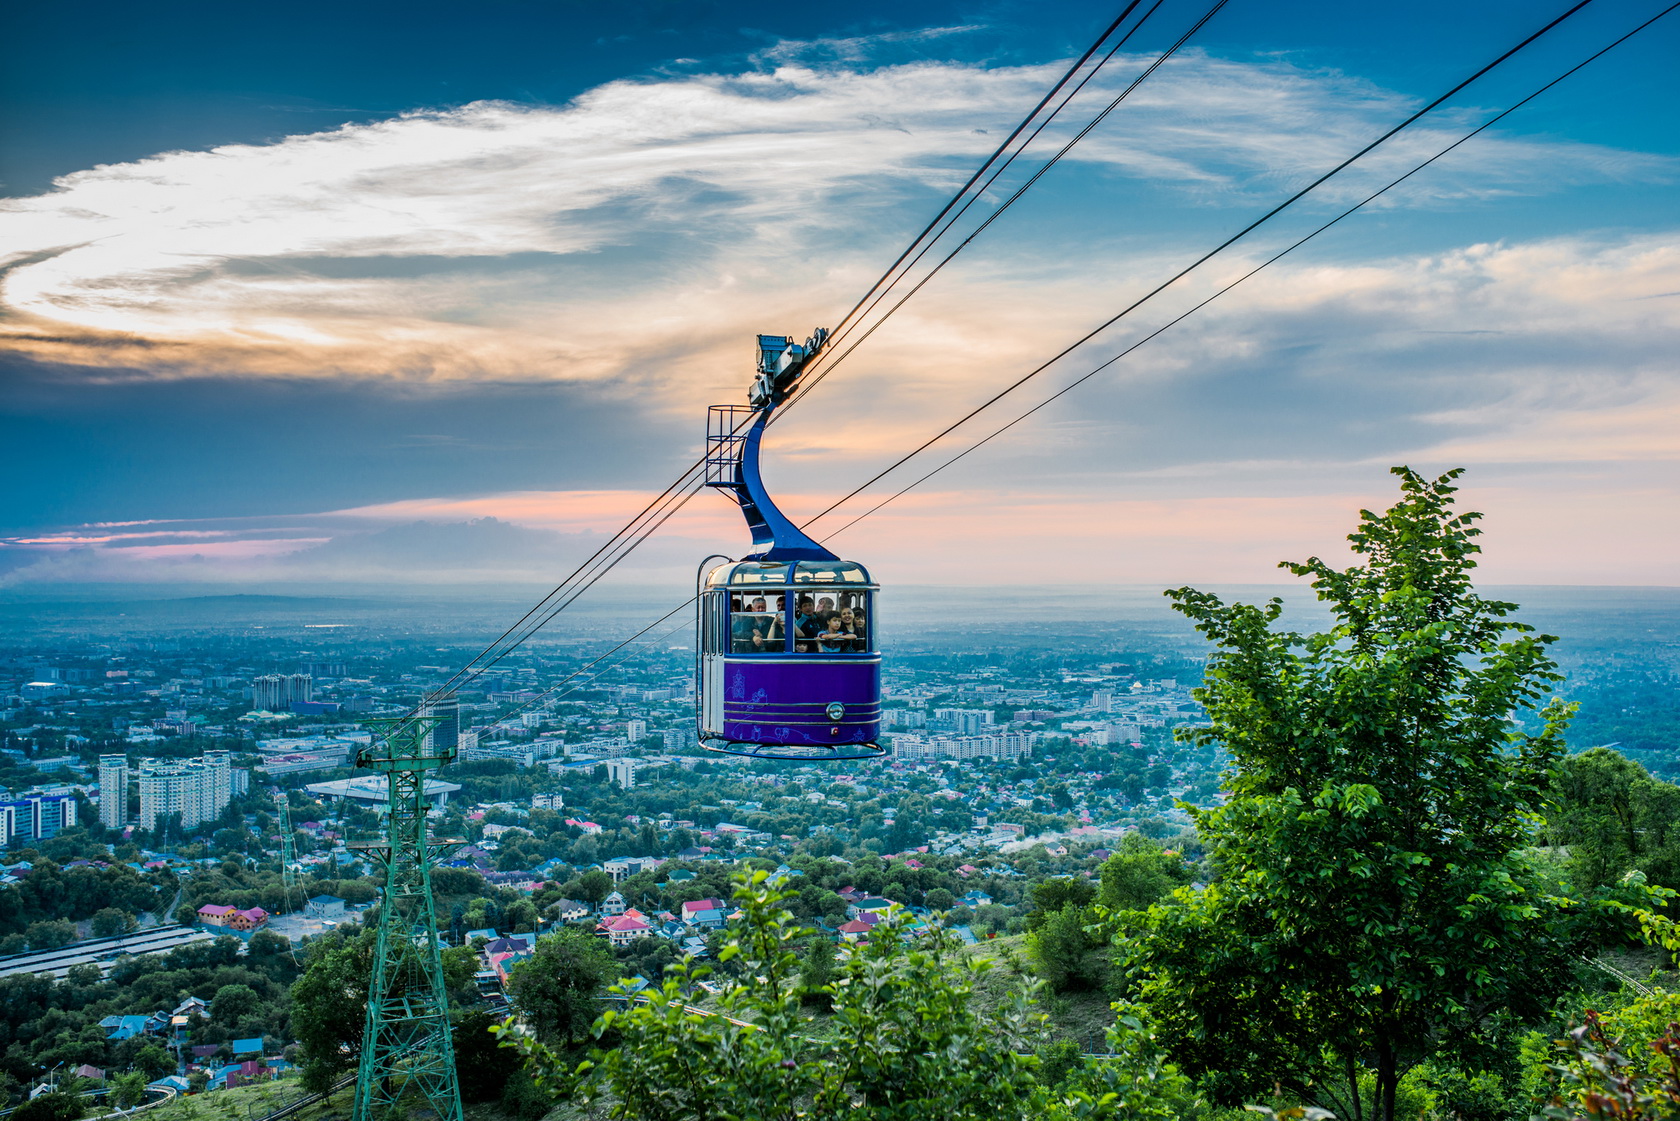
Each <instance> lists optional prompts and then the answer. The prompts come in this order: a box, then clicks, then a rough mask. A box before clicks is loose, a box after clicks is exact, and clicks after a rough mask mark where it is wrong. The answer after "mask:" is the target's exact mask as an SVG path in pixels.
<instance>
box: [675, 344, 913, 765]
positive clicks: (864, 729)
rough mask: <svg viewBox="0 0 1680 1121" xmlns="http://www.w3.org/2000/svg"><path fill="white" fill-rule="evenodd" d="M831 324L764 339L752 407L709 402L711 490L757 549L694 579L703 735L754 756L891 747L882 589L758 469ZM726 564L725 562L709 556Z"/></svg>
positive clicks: (861, 755) (713, 744) (879, 751)
mask: <svg viewBox="0 0 1680 1121" xmlns="http://www.w3.org/2000/svg"><path fill="white" fill-rule="evenodd" d="M827 340H828V331H827V330H826V329H824V328H818V330H817V332H816V334H814V335H812V336H811V337H810V338H809V339H806V340H805V344H804V345H803V346H800V345H799V344H797V343H795V342H794V341H793V340H792V339H790V338H783V337H780V336H776V335H760V336H758V376H757V377H756V378H754V380H753V384H752V389H751V391H750V392H749V393H748V396H747V399H748V402H749V403H748V404H747V405H744V406H743V405H713V406H711V408H710V409H709V410H708V415H707V431H706V485H707V486H710V487H715V488H717V489H718V490H722V491H726V492H728V493H729V494H730V495H731V496H732V497H733V498H734V499H735V501H736V502H737V503H738V504H739V505H740V507H741V513H742V514H743V515H744V516H745V517H746V519H747V526H748V528H749V529H750V530H751V531H752V539H753V546H754V548H755V549H756V550H757V551H755V552H753V553H751V554H749V555H747V556H745V557H743V558H741V559H740V560H737V561H731V560H728V558H723V557H707V558H706V560H705V561H704V562H702V564H701V566H700V573H699V576H698V581H697V582H698V588H697V593H698V600H699V612H698V620H699V621H698V628H699V636H698V639H699V641H698V642H697V643H696V644H695V649H696V650H698V651H699V653H698V655H697V657H698V665H697V667H696V678H697V680H696V685H697V691H698V693H699V697H700V704H699V724H700V729H699V730H700V743H701V745H702V746H704V747H706V748H708V749H709V750H712V751H717V752H723V753H725V754H730V755H743V756H747V757H750V758H755V759H791V760H801V761H807V762H809V761H827V760H841V759H874V758H877V757H879V756H882V755H885V754H886V749H885V748H883V747H881V746H880V744H879V743H878V742H877V741H878V740H879V738H880V730H881V655H880V653H879V652H878V651H877V650H876V647H875V635H876V617H875V593H876V592H877V591H879V587H878V586H877V585H876V584H875V583H874V582H873V581H871V580H870V578H869V572H868V570H867V569H865V568H864V567H863V565H861V564H858V563H857V562H855V561H847V560H841V559H840V558H839V557H837V556H835V555H834V554H833V553H831V552H829V551H828V550H827V549H825V548H823V547H822V546H821V545H820V544H818V543H817V542H816V541H813V540H812V539H811V538H809V537H807V536H806V535H805V534H804V533H803V532H801V531H800V529H799V527H798V526H795V525H794V524H793V523H792V522H791V521H789V520H788V518H787V516H786V515H785V514H783V513H782V512H781V511H780V510H778V509H777V508H776V504H775V503H774V502H772V501H771V499H770V495H769V493H768V492H767V491H766V490H765V489H764V482H763V480H762V478H761V477H760V475H759V467H758V456H759V443H760V441H761V440H762V439H763V436H764V428H765V425H766V424H767V423H768V422H769V420H770V415H771V413H773V412H774V411H775V410H776V408H777V407H778V406H779V405H781V404H782V403H783V402H785V401H786V400H787V399H788V395H789V394H790V393H791V392H792V390H793V388H794V385H795V383H796V382H797V381H798V380H799V376H800V374H801V373H803V372H804V370H805V366H806V364H807V363H808V362H809V361H810V359H811V358H813V357H814V356H815V355H816V354H817V352H818V351H820V350H821V349H822V346H823V343H825V342H826V341H827ZM718 560H723V561H724V562H725V563H722V564H714V563H713V562H715V561H718Z"/></svg>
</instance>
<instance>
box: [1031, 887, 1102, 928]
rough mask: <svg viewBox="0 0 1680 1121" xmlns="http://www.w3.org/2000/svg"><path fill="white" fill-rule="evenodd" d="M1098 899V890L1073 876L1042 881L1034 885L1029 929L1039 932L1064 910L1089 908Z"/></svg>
mask: <svg viewBox="0 0 1680 1121" xmlns="http://www.w3.org/2000/svg"><path fill="white" fill-rule="evenodd" d="M1096 897H1097V889H1096V888H1095V887H1092V886H1091V884H1090V883H1089V882H1087V881H1085V880H1076V879H1074V878H1073V877H1072V876H1057V877H1055V878H1053V879H1048V880H1041V881H1039V882H1038V883H1036V884H1034V885H1033V889H1032V901H1033V909H1032V911H1031V912H1029V913H1028V915H1027V929H1029V930H1037V929H1038V928H1039V927H1041V926H1043V925H1044V924H1045V923H1046V922H1048V921H1049V920H1050V916H1051V915H1054V914H1056V913H1057V912H1058V911H1061V910H1062V909H1063V908H1066V907H1072V908H1074V909H1075V910H1079V909H1083V908H1085V907H1088V906H1090V905H1091V901H1092V900H1094V899H1096Z"/></svg>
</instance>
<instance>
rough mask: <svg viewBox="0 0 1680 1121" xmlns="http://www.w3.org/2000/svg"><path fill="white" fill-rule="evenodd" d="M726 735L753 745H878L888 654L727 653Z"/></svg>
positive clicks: (724, 732)
mask: <svg viewBox="0 0 1680 1121" xmlns="http://www.w3.org/2000/svg"><path fill="white" fill-rule="evenodd" d="M723 679H724V680H723V729H722V730H723V735H724V738H726V739H729V740H734V741H742V742H746V743H760V744H788V745H799V746H812V747H817V746H824V745H837V744H863V743H874V742H875V741H876V740H877V739H878V738H879V737H880V734H881V699H880V698H881V659H880V658H879V657H877V656H874V655H865V656H862V657H850V658H848V657H834V658H826V657H823V656H822V655H820V654H816V655H812V654H799V655H794V656H791V657H787V658H764V657H756V658H726V659H724V666H723Z"/></svg>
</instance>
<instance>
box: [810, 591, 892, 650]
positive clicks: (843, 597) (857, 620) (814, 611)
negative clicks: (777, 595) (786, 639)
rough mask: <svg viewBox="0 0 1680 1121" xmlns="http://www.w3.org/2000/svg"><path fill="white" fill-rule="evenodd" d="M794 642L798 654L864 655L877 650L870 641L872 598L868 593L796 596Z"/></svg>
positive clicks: (823, 593)
mask: <svg viewBox="0 0 1680 1121" xmlns="http://www.w3.org/2000/svg"><path fill="white" fill-rule="evenodd" d="M794 594H795V596H796V597H797V598H796V601H795V606H794V612H793V632H794V634H793V641H794V646H793V649H794V653H796V654H863V653H868V652H869V651H871V650H873V649H874V644H873V643H872V642H871V638H870V619H871V617H872V616H873V614H874V612H873V609H872V608H873V605H872V602H871V600H872V598H873V597H872V596H871V594H870V592H868V591H867V590H864V589H858V590H856V591H852V590H848V589H844V588H835V589H833V590H832V591H831V590H828V589H822V590H820V591H805V590H803V589H801V590H799V591H797V592H795V593H794Z"/></svg>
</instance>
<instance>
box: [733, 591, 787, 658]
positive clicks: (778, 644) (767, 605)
mask: <svg viewBox="0 0 1680 1121" xmlns="http://www.w3.org/2000/svg"><path fill="white" fill-rule="evenodd" d="M729 635H730V644H729V648H730V651H731V652H732V653H735V654H780V653H782V652H783V650H784V649H785V647H786V642H785V640H784V638H783V634H782V597H781V596H779V595H776V594H774V593H759V592H733V593H731V594H730V596H729Z"/></svg>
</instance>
